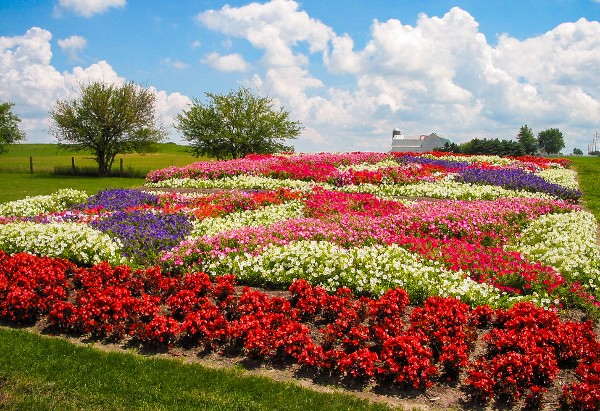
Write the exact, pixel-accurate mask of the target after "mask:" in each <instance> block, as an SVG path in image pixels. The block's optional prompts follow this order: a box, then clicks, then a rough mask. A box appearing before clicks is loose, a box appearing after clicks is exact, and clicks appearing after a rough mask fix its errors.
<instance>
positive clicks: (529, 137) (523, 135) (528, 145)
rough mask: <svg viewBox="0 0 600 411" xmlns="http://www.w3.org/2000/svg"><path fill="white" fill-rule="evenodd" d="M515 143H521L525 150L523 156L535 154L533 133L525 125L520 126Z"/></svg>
mask: <svg viewBox="0 0 600 411" xmlns="http://www.w3.org/2000/svg"><path fill="white" fill-rule="evenodd" d="M517 141H518V142H519V143H521V145H522V146H523V148H524V149H525V154H529V155H532V154H535V153H537V149H538V143H537V140H536V139H535V136H534V135H533V131H531V128H529V127H528V126H527V124H525V125H524V126H522V127H521V129H520V130H519V134H517Z"/></svg>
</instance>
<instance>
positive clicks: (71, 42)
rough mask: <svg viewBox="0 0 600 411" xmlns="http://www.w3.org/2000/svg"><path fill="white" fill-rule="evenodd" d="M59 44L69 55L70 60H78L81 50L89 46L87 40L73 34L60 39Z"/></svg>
mask: <svg viewBox="0 0 600 411" xmlns="http://www.w3.org/2000/svg"><path fill="white" fill-rule="evenodd" d="M58 46H59V47H60V48H61V49H62V51H63V53H65V54H66V55H67V57H68V58H69V61H72V62H73V61H78V60H79V52H81V51H82V50H83V49H85V48H86V47H87V40H86V39H85V38H84V37H81V36H71V37H68V38H66V39H60V40H58Z"/></svg>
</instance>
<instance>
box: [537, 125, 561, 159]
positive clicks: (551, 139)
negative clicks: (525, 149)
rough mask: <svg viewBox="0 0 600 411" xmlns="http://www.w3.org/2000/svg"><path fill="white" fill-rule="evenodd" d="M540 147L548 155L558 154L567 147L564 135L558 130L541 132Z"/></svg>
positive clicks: (551, 129) (539, 136)
mask: <svg viewBox="0 0 600 411" xmlns="http://www.w3.org/2000/svg"><path fill="white" fill-rule="evenodd" d="M538 146H539V147H540V148H541V149H542V150H543V151H545V152H546V153H548V154H558V153H559V152H560V150H562V149H563V148H564V147H565V140H564V138H563V134H562V133H561V132H560V130H558V129H557V128H550V129H548V130H544V131H540V132H539V133H538Z"/></svg>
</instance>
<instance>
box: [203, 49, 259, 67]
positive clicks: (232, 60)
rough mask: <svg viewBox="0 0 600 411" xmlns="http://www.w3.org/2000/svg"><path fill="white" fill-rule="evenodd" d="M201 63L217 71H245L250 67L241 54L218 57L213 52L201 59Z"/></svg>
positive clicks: (217, 54)
mask: <svg viewBox="0 0 600 411" xmlns="http://www.w3.org/2000/svg"><path fill="white" fill-rule="evenodd" d="M201 61H202V63H203V64H206V65H207V66H209V67H212V68H214V69H216V70H219V71H246V70H248V68H249V67H250V65H249V64H248V63H247V62H246V60H244V57H242V55H241V54H237V53H235V54H227V55H223V56H222V55H220V54H219V53H216V52H213V53H208V54H207V55H205V56H204V57H203V58H202V60H201Z"/></svg>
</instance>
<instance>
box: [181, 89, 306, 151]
mask: <svg viewBox="0 0 600 411" xmlns="http://www.w3.org/2000/svg"><path fill="white" fill-rule="evenodd" d="M206 96H207V97H208V102H207V103H204V104H203V103H201V102H200V101H198V100H197V99H194V101H193V104H192V106H191V107H190V109H189V110H187V111H184V112H183V114H179V115H177V117H176V121H177V123H176V124H175V128H176V129H177V130H179V131H180V132H181V133H182V134H183V137H184V138H185V139H186V140H187V141H189V142H190V143H191V147H192V150H193V154H194V155H195V156H196V157H199V156H201V155H202V156H209V157H216V158H217V159H225V158H241V157H244V156H246V155H248V154H251V153H258V154H265V153H276V152H280V151H293V150H294V149H293V147H291V146H286V145H285V144H284V142H285V141H286V140H288V139H295V138H296V137H297V136H298V134H299V133H300V130H301V129H302V127H301V126H300V123H299V122H298V121H291V120H289V113H288V112H287V111H285V110H284V109H283V107H280V108H279V110H276V109H274V108H273V104H274V99H271V98H268V97H260V96H256V95H254V94H252V92H251V91H250V90H249V89H247V88H240V89H238V90H237V91H231V92H229V94H227V95H221V94H213V93H206Z"/></svg>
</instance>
